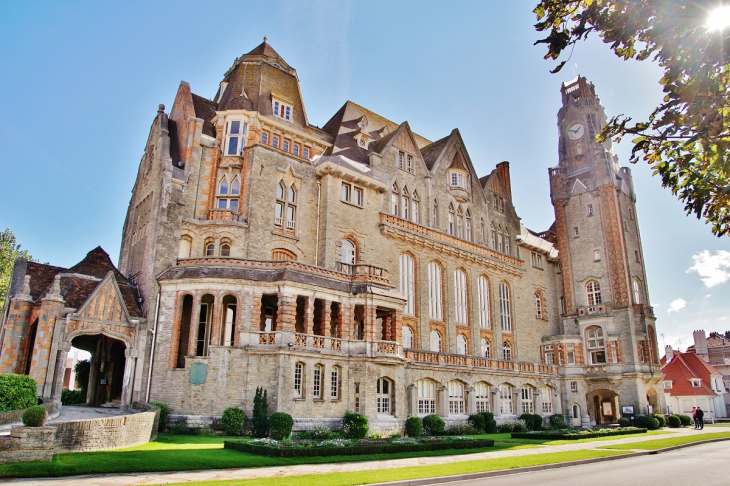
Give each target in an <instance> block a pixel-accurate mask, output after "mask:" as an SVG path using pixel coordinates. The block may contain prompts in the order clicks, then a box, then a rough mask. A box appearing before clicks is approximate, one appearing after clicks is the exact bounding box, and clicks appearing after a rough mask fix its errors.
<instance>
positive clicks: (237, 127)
mask: <svg viewBox="0 0 730 486" xmlns="http://www.w3.org/2000/svg"><path fill="white" fill-rule="evenodd" d="M247 130H248V123H246V122H245V121H243V120H230V121H229V122H228V123H226V151H225V154H226V155H233V156H236V155H241V153H242V152H243V147H244V145H245V144H246V140H245V136H246V131H247Z"/></svg>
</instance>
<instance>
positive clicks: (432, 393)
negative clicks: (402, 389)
mask: <svg viewBox="0 0 730 486" xmlns="http://www.w3.org/2000/svg"><path fill="white" fill-rule="evenodd" d="M416 389H417V390H418V413H419V415H428V414H432V413H436V383H434V382H433V381H431V380H418V381H417V382H416Z"/></svg>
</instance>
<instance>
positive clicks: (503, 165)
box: [497, 161, 512, 202]
mask: <svg viewBox="0 0 730 486" xmlns="http://www.w3.org/2000/svg"><path fill="white" fill-rule="evenodd" d="M497 172H499V175H500V176H501V177H502V181H503V182H504V188H505V189H506V190H507V197H508V198H509V200H510V202H512V184H511V183H510V180H509V162H507V161H504V162H500V163H499V164H497Z"/></svg>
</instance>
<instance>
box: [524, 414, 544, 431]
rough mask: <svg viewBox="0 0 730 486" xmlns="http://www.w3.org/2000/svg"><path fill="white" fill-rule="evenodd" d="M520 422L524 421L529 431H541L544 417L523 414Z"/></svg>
mask: <svg viewBox="0 0 730 486" xmlns="http://www.w3.org/2000/svg"><path fill="white" fill-rule="evenodd" d="M520 420H524V421H525V424H526V425H527V428H528V429H529V430H540V429H542V417H541V416H540V415H537V414H532V413H523V414H522V415H520Z"/></svg>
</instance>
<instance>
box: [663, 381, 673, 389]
mask: <svg viewBox="0 0 730 486" xmlns="http://www.w3.org/2000/svg"><path fill="white" fill-rule="evenodd" d="M664 389H665V390H671V389H672V380H665V381H664Z"/></svg>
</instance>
